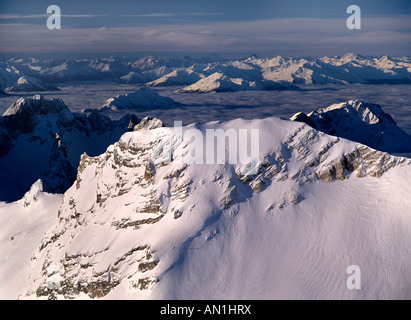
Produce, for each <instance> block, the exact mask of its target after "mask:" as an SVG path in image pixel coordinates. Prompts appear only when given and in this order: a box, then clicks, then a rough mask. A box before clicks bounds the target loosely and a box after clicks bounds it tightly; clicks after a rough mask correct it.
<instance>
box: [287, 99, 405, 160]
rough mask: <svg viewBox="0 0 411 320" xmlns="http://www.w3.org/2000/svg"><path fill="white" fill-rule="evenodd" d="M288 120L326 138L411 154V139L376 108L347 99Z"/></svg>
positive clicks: (374, 105) (390, 118) (388, 116)
mask: <svg viewBox="0 0 411 320" xmlns="http://www.w3.org/2000/svg"><path fill="white" fill-rule="evenodd" d="M291 120H294V121H300V122H305V123H307V124H308V125H310V126H312V127H314V128H316V129H318V130H320V131H323V132H325V133H327V134H330V135H336V136H339V137H343V138H346V139H349V140H353V141H357V142H360V143H363V144H365V145H368V146H370V147H372V148H374V149H378V150H381V151H385V152H390V153H406V152H411V137H410V136H409V135H408V134H406V133H405V132H404V131H403V130H401V129H400V128H399V127H398V126H397V124H396V123H395V121H394V120H393V118H392V117H391V116H390V115H389V114H387V113H385V112H384V111H383V110H382V109H381V107H380V106H379V105H376V104H370V103H365V102H362V101H358V100H351V101H347V102H344V103H339V104H335V105H332V106H330V107H328V108H323V109H319V110H317V111H313V112H311V113H309V114H308V115H306V114H304V113H298V114H296V115H294V116H293V117H292V118H291Z"/></svg>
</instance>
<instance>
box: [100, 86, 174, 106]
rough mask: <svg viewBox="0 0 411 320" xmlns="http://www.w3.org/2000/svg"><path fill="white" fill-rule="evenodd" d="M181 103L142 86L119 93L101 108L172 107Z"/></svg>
mask: <svg viewBox="0 0 411 320" xmlns="http://www.w3.org/2000/svg"><path fill="white" fill-rule="evenodd" d="M176 105H179V103H177V102H176V101H174V100H173V99H171V98H169V97H163V96H161V95H159V94H158V93H157V91H156V90H153V89H151V88H148V87H141V88H139V89H138V90H136V91H135V92H133V93H127V94H125V95H118V96H116V97H115V98H110V99H108V100H107V101H106V102H105V103H104V105H103V106H102V107H101V110H121V109H139V108H148V107H149V108H170V107H173V106H176Z"/></svg>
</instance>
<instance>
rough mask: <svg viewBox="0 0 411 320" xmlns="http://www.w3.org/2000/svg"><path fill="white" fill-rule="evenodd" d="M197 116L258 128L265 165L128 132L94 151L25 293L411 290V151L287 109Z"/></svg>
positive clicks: (326, 295) (369, 293)
mask: <svg viewBox="0 0 411 320" xmlns="http://www.w3.org/2000/svg"><path fill="white" fill-rule="evenodd" d="M193 128H196V129H198V130H200V131H201V132H203V133H205V132H206V130H207V129H223V130H228V129H234V130H239V129H246V130H248V131H250V130H251V129H259V133H260V139H259V141H260V148H259V149H260V162H259V171H258V174H256V175H254V176H244V175H243V174H242V173H243V172H245V171H247V169H248V165H247V164H241V163H240V164H225V165H224V164H220V165H219V164H208V165H204V164H184V163H182V162H181V161H179V160H181V155H180V154H179V153H178V152H177V150H181V149H180V148H182V150H183V154H184V152H189V150H190V149H189V146H190V143H189V141H186V140H184V141H183V142H181V143H178V141H174V143H173V144H172V156H173V157H172V161H171V162H168V161H167V159H166V158H162V157H161V156H160V155H161V150H164V148H167V146H168V145H169V144H170V143H171V140H170V139H169V138H170V135H171V133H172V128H159V129H154V130H150V131H138V132H130V133H126V134H124V135H123V136H122V137H121V139H120V141H119V142H118V143H116V144H114V145H112V146H110V147H109V148H108V149H107V151H106V152H105V153H104V154H102V155H101V156H99V157H96V158H90V157H87V156H83V158H82V161H81V163H80V166H79V171H78V176H77V181H76V182H75V184H74V185H73V186H72V187H71V188H70V189H69V190H68V191H67V192H66V193H65V194H64V196H63V203H62V205H61V207H60V209H59V211H58V219H56V220H55V221H54V223H53V225H52V227H50V228H49V230H48V231H47V234H46V236H45V237H44V238H43V240H42V241H41V243H37V247H36V249H35V250H33V255H32V257H31V258H30V261H27V260H23V258H22V260H21V263H23V262H24V263H28V262H29V266H28V270H29V273H30V281H28V282H27V283H26V285H25V286H24V290H23V288H21V287H19V288H21V291H20V292H19V295H18V297H19V298H30V299H31V298H47V297H52V298H58V299H62V298H77V299H83V298H90V297H91V298H105V299H288V298H289V299H405V298H409V297H410V295H411V291H410V290H411V289H410V288H411V286H410V284H411V255H410V252H409V247H410V245H411V232H410V231H411V216H410V212H411V210H410V208H411V200H410V198H409V194H410V192H411V184H410V182H409V181H411V180H410V179H411V166H410V165H411V163H410V160H409V159H406V158H398V157H394V156H390V155H388V154H385V153H382V152H379V151H376V150H373V149H371V148H368V147H365V146H363V145H360V144H358V143H354V142H351V141H348V140H344V139H340V138H337V137H333V136H329V135H326V134H324V133H321V132H318V131H317V130H315V129H313V128H311V127H309V126H308V125H305V124H302V123H298V122H292V121H288V120H281V119H278V118H267V119H264V120H252V121H249V120H241V119H238V120H233V121H229V122H223V123H220V122H211V123H208V124H204V125H190V126H188V127H185V128H184V130H188V129H193ZM12 205H15V204H12ZM10 206H11V205H9V206H3V207H2V210H3V212H4V210H7V211H8V210H9V208H10ZM3 212H0V216H3ZM2 225H3V224H2ZM10 234H11V233H10ZM7 238H9V234H6V236H4V235H2V236H1V239H6V240H8V239H7ZM3 241H5V240H3ZM2 247H3V244H2ZM350 265H358V266H359V267H360V268H361V272H362V278H361V279H362V288H361V290H349V289H347V286H346V281H347V278H348V276H349V275H348V274H347V273H346V270H347V267H348V266H350ZM16 294H17V292H13V294H10V295H8V298H17V296H16ZM2 295H7V293H4V292H2Z"/></svg>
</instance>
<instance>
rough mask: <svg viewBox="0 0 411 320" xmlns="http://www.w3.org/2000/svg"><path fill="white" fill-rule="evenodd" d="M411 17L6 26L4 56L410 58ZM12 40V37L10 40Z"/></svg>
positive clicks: (0, 29)
mask: <svg viewBox="0 0 411 320" xmlns="http://www.w3.org/2000/svg"><path fill="white" fill-rule="evenodd" d="M410 18H411V17H409V16H402V17H391V18H390V17H384V18H374V17H373V18H364V19H363V29H362V30H348V29H347V28H346V24H345V21H346V20H345V19H308V18H299V19H295V18H293V19H272V20H258V21H242V22H228V21H224V22H215V23H210V22H208V23H205V22H201V23H196V24H184V25H168V24H167V25H165V24H156V25H154V26H150V27H148V26H131V27H114V28H110V27H107V28H101V27H100V28H77V29H70V28H64V25H63V26H62V29H61V30H47V28H46V26H45V25H44V26H41V27H40V26H37V27H31V28H21V27H16V26H15V27H13V26H7V25H0V37H1V38H2V39H3V43H2V47H1V48H0V52H26V53H35V52H44V51H51V52H59V51H60V52H61V51H66V52H130V51H146V52H147V51H174V52H176V51H179V52H220V53H224V52H231V53H232V52H239V53H240V52H241V53H258V54H266V53H267V54H272V55H276V54H281V55H290V56H307V55H312V56H324V55H332V54H342V53H345V52H348V51H355V52H358V53H363V54H376V55H377V54H390V55H410V53H411V28H410V26H409V21H410ZM5 35H7V36H5Z"/></svg>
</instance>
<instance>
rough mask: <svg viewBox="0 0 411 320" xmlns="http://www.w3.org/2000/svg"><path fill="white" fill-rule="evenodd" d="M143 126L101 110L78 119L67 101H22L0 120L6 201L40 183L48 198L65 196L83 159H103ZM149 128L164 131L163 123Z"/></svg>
mask: <svg viewBox="0 0 411 320" xmlns="http://www.w3.org/2000/svg"><path fill="white" fill-rule="evenodd" d="M139 123H140V120H139V119H138V118H137V117H135V116H133V115H127V116H125V117H123V118H122V119H121V120H118V121H112V120H111V119H110V118H109V117H107V116H105V115H103V114H102V113H101V112H99V111H97V110H94V111H93V112H92V113H91V114H89V115H88V116H87V115H85V114H81V113H72V112H71V111H70V110H69V109H68V108H67V106H66V105H65V104H64V102H63V101H62V100H60V99H46V98H44V97H42V96H40V95H36V96H34V97H33V98H30V99H28V98H22V99H19V100H18V101H17V102H16V103H14V104H13V105H12V106H11V107H10V108H9V109H8V110H7V111H6V112H5V113H4V115H3V117H1V119H0V140H1V143H2V148H1V151H0V165H1V167H2V170H1V171H0V176H1V178H2V181H3V183H2V184H1V187H0V199H1V200H3V201H4V200H6V201H14V200H17V199H20V198H21V197H22V195H24V193H25V192H26V191H27V190H29V188H30V186H31V185H32V184H33V183H34V181H36V180H37V179H42V180H43V185H44V190H45V191H46V192H64V191H65V190H67V188H68V187H69V186H70V185H71V184H72V183H73V181H74V180H75V175H76V174H75V172H76V169H77V166H78V163H79V161H80V155H81V154H82V153H84V152H86V153H87V154H89V155H91V156H96V155H98V154H101V153H102V152H104V151H105V149H106V148H107V146H108V145H110V144H111V143H114V142H115V141H117V140H118V139H119V137H120V136H121V135H122V134H123V133H124V132H126V131H133V130H134V127H135V126H136V125H137V124H139ZM144 123H145V124H146V125H147V126H151V127H155V126H156V125H158V126H161V125H162V123H161V121H158V120H157V119H151V120H147V119H146V120H145V122H144ZM144 123H143V124H141V125H140V127H141V128H140V129H144V128H145V125H144ZM27 158H29V159H30V161H27Z"/></svg>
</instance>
